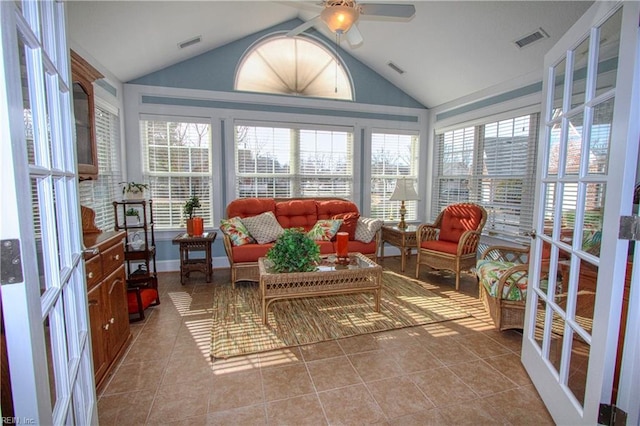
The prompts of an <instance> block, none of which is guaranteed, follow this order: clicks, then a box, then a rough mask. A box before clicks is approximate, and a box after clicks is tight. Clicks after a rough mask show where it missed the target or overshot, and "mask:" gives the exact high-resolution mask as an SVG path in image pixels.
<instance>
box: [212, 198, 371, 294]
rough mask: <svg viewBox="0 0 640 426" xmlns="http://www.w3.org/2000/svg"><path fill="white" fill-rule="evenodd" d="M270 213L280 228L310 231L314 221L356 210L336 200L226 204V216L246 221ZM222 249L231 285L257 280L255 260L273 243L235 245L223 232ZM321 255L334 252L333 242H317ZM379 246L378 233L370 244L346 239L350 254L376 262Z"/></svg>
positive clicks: (249, 200) (244, 200)
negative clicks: (354, 253)
mask: <svg viewBox="0 0 640 426" xmlns="http://www.w3.org/2000/svg"><path fill="white" fill-rule="evenodd" d="M269 211H270V212H272V213H273V214H274V215H275V217H276V219H277V221H278V223H279V224H280V225H281V226H282V227H283V228H294V227H295V228H303V229H304V230H305V231H309V230H310V229H311V228H313V225H315V223H316V221H318V220H321V219H332V218H334V216H335V215H340V214H343V213H357V214H359V211H358V207H357V206H356V205H355V204H354V203H353V202H351V201H348V200H344V199H339V198H286V199H280V198H240V199H237V200H234V201H232V202H231V203H229V205H228V206H227V209H226V217H227V218H234V217H240V218H241V219H242V218H246V217H250V216H257V215H259V214H261V213H264V212H269ZM222 236H223V238H224V240H223V242H224V249H225V251H226V254H227V258H228V259H229V264H230V266H231V282H232V283H234V284H235V283H236V282H238V281H259V273H258V258H260V257H264V256H265V255H266V253H267V251H268V250H269V249H270V248H271V246H273V243H267V244H258V243H251V244H244V245H240V246H234V245H233V243H232V241H231V239H230V238H229V236H228V235H226V234H224V233H222ZM317 243H318V245H319V247H320V254H330V253H335V251H336V250H335V246H334V244H335V241H317ZM379 244H380V231H378V232H377V233H376V236H375V237H374V238H373V240H372V241H371V242H369V243H364V242H362V241H358V240H355V239H350V240H349V251H350V252H360V253H362V254H364V255H365V256H367V257H369V258H371V259H373V260H374V261H375V260H376V256H377V252H378V246H379Z"/></svg>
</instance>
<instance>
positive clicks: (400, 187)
mask: <svg viewBox="0 0 640 426" xmlns="http://www.w3.org/2000/svg"><path fill="white" fill-rule="evenodd" d="M417 199H418V194H417V193H416V190H415V189H414V188H413V182H412V181H410V180H407V179H406V178H401V179H398V180H396V188H395V189H394V190H393V194H391V198H389V201H400V202H401V204H400V223H398V228H400V229H406V228H407V224H406V223H405V221H404V215H405V214H407V209H406V208H405V206H404V202H405V201H413V200H417Z"/></svg>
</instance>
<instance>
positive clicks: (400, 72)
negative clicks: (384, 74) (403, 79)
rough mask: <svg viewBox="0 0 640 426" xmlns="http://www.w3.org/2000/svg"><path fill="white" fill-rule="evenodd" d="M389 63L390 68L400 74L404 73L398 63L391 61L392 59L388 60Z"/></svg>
mask: <svg viewBox="0 0 640 426" xmlns="http://www.w3.org/2000/svg"><path fill="white" fill-rule="evenodd" d="M387 65H389V68H391V69H392V70H394V71H395V72H397V73H398V74H404V70H403V69H402V68H400V67H399V66H397V65H396V64H394V63H393V62H391V61H389V62H387Z"/></svg>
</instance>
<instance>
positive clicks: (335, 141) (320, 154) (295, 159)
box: [235, 123, 353, 199]
mask: <svg viewBox="0 0 640 426" xmlns="http://www.w3.org/2000/svg"><path fill="white" fill-rule="evenodd" d="M235 145H236V150H235V152H236V173H237V180H236V197H238V198H240V197H275V198H287V197H331V196H336V197H341V198H346V199H352V198H353V131H351V130H350V129H337V128H329V129H320V128H304V127H294V126H288V125H287V126H285V125H282V126H270V125H263V124H260V125H256V124H254V123H239V124H237V125H236V127H235Z"/></svg>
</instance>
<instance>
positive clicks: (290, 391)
mask: <svg viewBox="0 0 640 426" xmlns="http://www.w3.org/2000/svg"><path fill="white" fill-rule="evenodd" d="M262 381H263V385H264V395H265V400H266V401H275V400H279V399H286V398H292V397H295V396H301V395H307V394H310V393H312V392H314V388H313V383H312V382H311V377H309V373H308V372H307V369H306V367H305V366H304V365H303V364H296V365H290V366H285V367H276V368H267V369H263V370H262Z"/></svg>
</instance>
